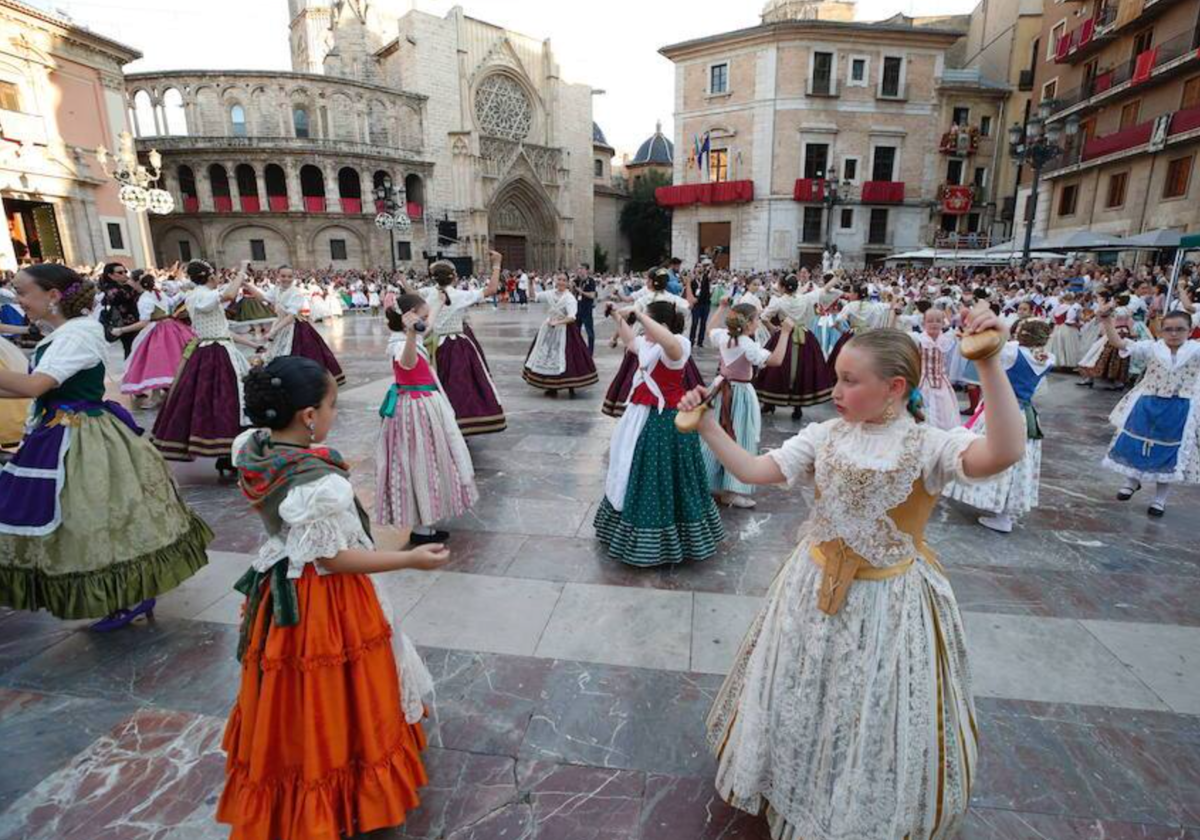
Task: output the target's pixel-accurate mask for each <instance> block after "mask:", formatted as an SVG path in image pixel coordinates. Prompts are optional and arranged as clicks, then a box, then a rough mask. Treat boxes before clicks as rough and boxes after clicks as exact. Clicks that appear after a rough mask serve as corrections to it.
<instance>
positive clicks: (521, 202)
mask: <svg viewBox="0 0 1200 840" xmlns="http://www.w3.org/2000/svg"><path fill="white" fill-rule="evenodd" d="M488 238H489V239H490V240H491V243H492V247H494V248H495V249H496V250H497V251H499V252H500V253H501V254H502V255H503V257H504V267H505V268H511V269H526V270H533V271H553V270H554V269H555V268H557V267H558V266H557V265H556V261H557V247H556V246H557V242H558V220H557V217H556V215H555V212H554V208H553V206H551V205H550V203H549V201H548V200H547V199H546V197H545V195H544V194H543V193H542V192H541V190H540V189H539V188H537V187H536V186H535V185H534V184H532V183H531V182H529V181H528V180H526V179H524V178H516V179H514V180H512V181H510V182H509V183H507V184H505V185H504V186H503V187H501V188H500V189H499V190H497V191H496V195H495V197H494V198H493V199H492V202H491V205H490V206H489V208H488Z"/></svg>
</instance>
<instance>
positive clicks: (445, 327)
mask: <svg viewBox="0 0 1200 840" xmlns="http://www.w3.org/2000/svg"><path fill="white" fill-rule="evenodd" d="M501 259H502V258H501V256H500V254H499V253H498V252H496V251H492V252H491V254H490V260H491V268H492V274H491V277H490V278H489V279H488V283H487V286H486V288H483V289H475V290H474V291H471V292H466V291H463V290H461V289H457V288H455V286H456V285H457V283H458V271H457V270H456V269H455V268H454V263H452V262H450V261H449V260H438V261H437V262H435V263H434V264H433V265H431V266H429V275H430V277H432V278H433V281H434V283H435V284H436V288H431V289H425V290H424V291H423V292H422V294H423V295H424V297H425V300H426V302H428V304H429V311H430V318H431V325H432V329H430V330H427V331H426V333H425V341H426V349H427V350H429V358H430V361H432V362H433V366H434V370H436V371H437V375H438V380H439V381H440V382H441V383H442V388H443V390H444V392H445V394H446V399H448V400H450V405H452V406H454V416H455V418H456V420H457V422H458V428H459V429H460V430H461V431H462V433H463V434H464V435H465V436H467V437H470V436H471V435H486V434H490V433H492V432H502V431H504V430H505V429H506V428H508V421H507V420H506V419H505V418H504V409H503V408H501V406H500V396H499V394H498V393H497V391H496V383H495V382H493V381H492V375H491V373H489V372H488V367H487V359H486V358H484V355H483V348H482V347H481V346H480V345H479V342H478V341H477V340H476V339H475V337H474V334H473V333H472V332H471V330H470V328H469V327H468V326H467V325H466V324H465V323H463V318H464V316H465V315H466V311H467V310H468V309H470V308H471V307H472V306H474V305H475V304H477V303H480V302H481V301H483V300H484V299H485V298H489V297H491V296H492V295H494V294H495V293H496V289H498V288H499V286H500V263H501Z"/></svg>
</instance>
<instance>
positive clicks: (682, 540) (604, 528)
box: [595, 497, 725, 566]
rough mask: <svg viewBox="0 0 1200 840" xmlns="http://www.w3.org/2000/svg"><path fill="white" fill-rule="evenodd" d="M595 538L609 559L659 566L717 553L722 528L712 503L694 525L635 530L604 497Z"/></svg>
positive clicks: (630, 563)
mask: <svg viewBox="0 0 1200 840" xmlns="http://www.w3.org/2000/svg"><path fill="white" fill-rule="evenodd" d="M595 529H596V537H597V539H599V540H600V542H602V543H604V545H605V547H606V548H607V549H608V554H609V556H610V557H614V558H616V559H618V560H620V561H621V562H622V563H628V564H629V565H631V566H661V565H663V564H667V563H682V562H683V561H684V560H704V559H706V558H708V557H711V556H712V555H714V554H716V553H717V544H718V543H720V542H721V541H722V540H724V539H725V526H724V525H723V524H722V523H721V515H720V514H719V513H718V512H717V507H716V505H715V504H712V503H711V502H710V503H709V508H708V511H707V513H705V514H704V516H703V518H701V519H700V520H697V521H695V522H676V523H675V524H674V525H671V526H669V527H666V528H638V527H636V526H634V525H633V524H632V523H630V522H627V521H625V520H624V519H622V516H621V514H620V513H619V512H617V510H616V508H614V507H613V506H612V504H611V503H610V502H609V501H608V498H607V497H605V499H604V500H603V501H602V502H601V503H600V507H599V509H598V510H597V511H596V520H595Z"/></svg>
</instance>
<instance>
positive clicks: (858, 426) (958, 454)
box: [769, 415, 976, 567]
mask: <svg viewBox="0 0 1200 840" xmlns="http://www.w3.org/2000/svg"><path fill="white" fill-rule="evenodd" d="M974 440H976V436H975V435H974V434H973V433H971V432H970V431H969V430H967V429H962V428H959V429H953V430H950V431H945V430H942V429H938V428H935V427H932V426H927V425H925V424H918V423H916V422H915V421H913V419H912V418H911V417H910V416H908V415H905V416H903V417H901V418H899V419H897V420H895V421H894V422H892V423H890V424H888V425H886V426H873V425H869V424H863V423H849V422H847V421H845V420H841V419H836V420H830V421H827V422H825V423H818V424H812V425H809V426H806V427H805V428H804V429H803V430H802V431H801V432H800V433H799V434H798V435H796V436H795V437H793V438H791V439H790V440H788V441H787V442H785V443H784V445H783V446H782V447H780V448H779V449H776V450H773V451H772V452H770V453H769V454H770V455H771V457H772V458H773V459H774V460H775V462H776V463H777V464H778V465H779V468H780V471H781V472H782V473H783V475H784V477H785V478H786V479H787V481H788V483H789V484H792V483H794V482H795V481H797V480H799V479H801V478H808V479H810V480H811V481H812V482H813V483H814V484H815V486H816V491H817V492H816V498H815V501H814V503H813V505H812V507H811V508H810V510H809V516H808V519H807V520H806V521H805V523H804V524H803V525H802V526H801V528H800V532H799V534H798V538H799V540H800V542H801V543H802V544H807V545H809V546H821V545H826V544H828V543H831V542H833V541H837V540H840V541H842V542H843V543H844V544H845V546H846V547H847V548H848V549H849V550H850V551H852V552H854V553H855V554H857V555H858V556H860V557H861V558H862V559H864V560H865V561H867V562H868V563H870V564H871V565H872V566H878V567H883V566H891V565H895V564H896V563H900V562H903V561H907V560H909V559H912V558H914V557H917V556H919V551H918V549H919V548H921V547H922V545H923V542H924V529H925V523H926V522H927V521H928V519H929V515H930V514H931V512H932V511H933V507H934V503H933V500H936V498H937V496H938V494H940V493H941V490H942V487H943V486H944V485H945V484H946V483H948V482H949V481H951V480H954V481H964V482H970V481H971V479H969V478H968V477H967V476H966V475H965V474H964V473H963V471H962V464H961V460H962V454H963V452H965V451H966V449H967V447H968V446H970V444H971V443H972V442H973V441H974ZM914 495H915V496H917V498H915V499H911V500H910V496H914ZM898 511H903V513H902V514H901V513H899V512H898ZM893 512H896V514H895V515H893Z"/></svg>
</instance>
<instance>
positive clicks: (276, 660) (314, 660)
mask: <svg viewBox="0 0 1200 840" xmlns="http://www.w3.org/2000/svg"><path fill="white" fill-rule="evenodd" d="M391 641H392V628H391V627H388V628H387V630H386V631H384V632H383V633H380V634H379V635H378V636H374V637H372V638H370V639H367V640H366V641H364V642H362V643H361V644H358V645H355V646H354V647H349V648H346V649H345V650H342V651H339V652H338V653H334V654H329V655H326V656H263V655H262V653H261V651H257V650H248V651H246V655H245V656H243V657H242V667H243V668H252V669H254V670H259V671H281V670H283V669H284V668H287V669H289V670H293V671H316V670H319V669H321V668H340V667H341V666H343V665H349V664H353V663H355V662H358V661H360V660H361V659H362V658H363V657H364V656H366V655H367V654H368V653H370V652H372V651H374V650H378V649H379V648H381V647H387V646H388V645H390V644H391Z"/></svg>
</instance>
